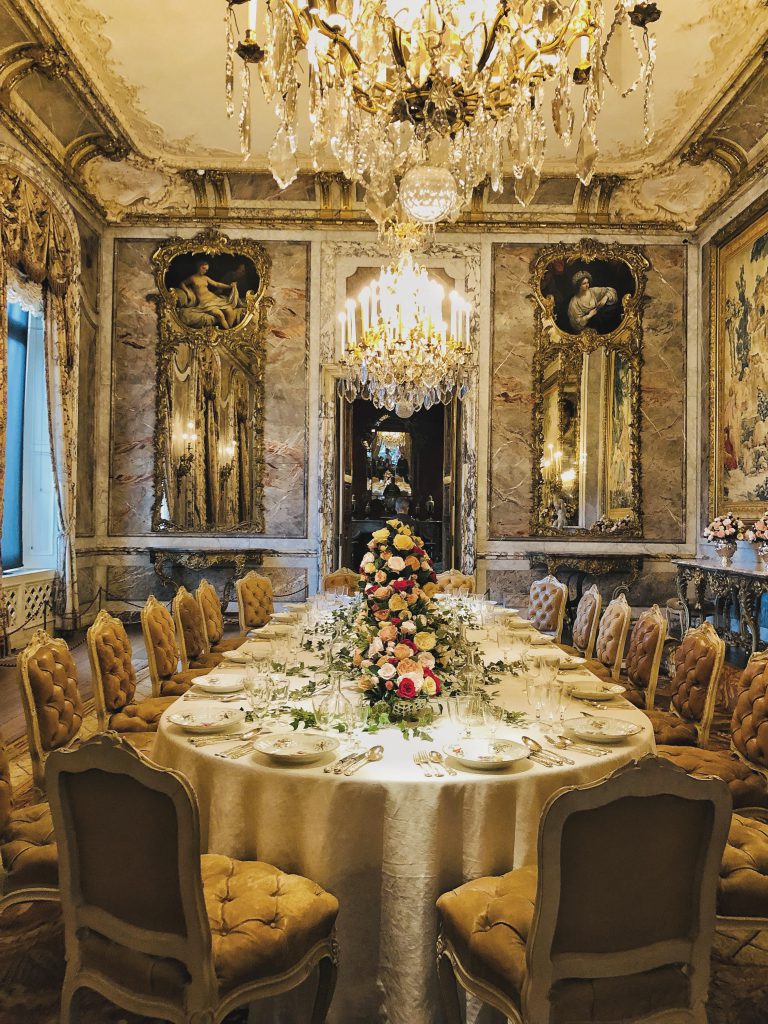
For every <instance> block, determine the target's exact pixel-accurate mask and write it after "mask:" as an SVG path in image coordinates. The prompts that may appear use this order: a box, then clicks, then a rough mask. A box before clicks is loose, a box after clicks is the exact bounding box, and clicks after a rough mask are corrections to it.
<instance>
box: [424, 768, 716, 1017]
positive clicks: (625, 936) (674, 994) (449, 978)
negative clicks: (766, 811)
mask: <svg viewBox="0 0 768 1024" xmlns="http://www.w3.org/2000/svg"><path fill="white" fill-rule="evenodd" d="M730 804H731V802H730V798H729V796H728V790H727V788H726V787H725V785H723V783H722V782H721V781H720V780H719V779H717V780H715V779H709V780H706V781H705V780H700V779H696V780H694V779H691V778H689V777H687V776H686V775H685V774H684V773H683V772H678V771H675V770H674V768H672V767H671V766H669V765H668V764H665V762H664V760H663V758H656V757H650V756H649V757H645V758H643V759H642V760H641V761H634V762H631V763H629V764H627V765H624V766H623V767H622V768H620V769H618V771H616V772H614V773H613V774H612V775H611V776H609V777H608V778H607V779H603V780H601V781H600V782H596V783H592V784H591V785H588V786H583V787H574V788H571V789H566V790H561V791H560V792H559V793H556V794H555V795H554V796H553V797H551V798H550V800H549V801H548V802H547V804H546V806H545V808H544V811H543V814H542V817H541V820H540V824H539V842H538V866H533V865H532V866H529V867H523V868H519V869H518V870H516V871H510V872H508V873H507V874H506V875H501V876H499V877H489V878H477V879H475V880H474V881H471V882H467V883H465V884H464V885H462V886H459V888H458V889H454V890H453V891H452V892H448V893H445V894H444V895H443V896H441V897H440V899H439V900H438V901H437V907H438V911H439V913H440V918H441V932H440V937H439V939H438V946H437V951H438V971H439V977H440V983H441V991H442V995H443V1004H444V1008H445V1015H446V1019H447V1024H459V1022H460V1020H461V1017H460V1014H459V1007H458V998H457V995H458V994H457V990H456V981H457V980H458V981H459V982H460V983H461V985H462V987H463V988H464V989H466V990H467V991H468V992H470V993H471V994H472V995H474V996H476V997H477V998H479V999H480V1000H482V1001H483V1002H484V1003H488V1004H489V1005H490V1006H493V1007H495V1008H496V1009H497V1010H500V1011H501V1012H502V1013H503V1014H504V1015H506V1017H507V1018H509V1019H510V1020H511V1021H514V1022H516V1024H575V1022H579V1024H586V1022H588V1021H594V1022H598V1021H599V1022H602V1024H616V1022H618V1021H623V1022H630V1021H631V1022H632V1024H640V1022H644V1021H649V1022H650V1021H651V1020H653V1021H660V1020H661V1019H664V1020H666V1021H670V1022H671V1021H674V1022H675V1024H683V1022H684V1021H688V1022H691V1024H693V1022H703V1021H705V1020H706V1015H705V1010H704V1004H705V1002H706V999H707V990H708V987H709V958H710V950H711V946H712V940H713V939H714V932H715V899H716V888H717V881H718V870H719V867H720V864H721V858H722V856H723V848H724V844H725V840H726V836H727V834H728V825H729V820H730V810H731V807H730ZM626 863H632V864H633V866H634V867H633V870H632V872H629V873H627V872H625V871H622V870H621V869H620V865H622V864H626ZM635 869H637V871H639V875H638V874H636V873H635ZM638 893H641V894H642V899H638Z"/></svg>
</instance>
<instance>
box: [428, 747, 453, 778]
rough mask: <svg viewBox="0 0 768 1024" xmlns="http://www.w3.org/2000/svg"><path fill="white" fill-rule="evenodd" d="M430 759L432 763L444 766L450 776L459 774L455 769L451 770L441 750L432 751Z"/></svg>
mask: <svg viewBox="0 0 768 1024" xmlns="http://www.w3.org/2000/svg"><path fill="white" fill-rule="evenodd" d="M429 759H430V761H433V762H434V763H435V764H440V765H442V766H443V768H445V770H446V771H447V772H448V774H449V775H458V774H459V773H458V772H457V771H456V769H455V768H451V766H450V765H449V764H448V763H447V761H446V760H445V758H444V757H443V755H442V754H441V753H440V751H439V750H430V752H429Z"/></svg>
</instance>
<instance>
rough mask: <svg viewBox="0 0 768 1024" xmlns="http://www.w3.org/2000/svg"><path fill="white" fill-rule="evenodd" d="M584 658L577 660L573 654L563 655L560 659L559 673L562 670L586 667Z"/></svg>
mask: <svg viewBox="0 0 768 1024" xmlns="http://www.w3.org/2000/svg"><path fill="white" fill-rule="evenodd" d="M586 663H587V659H586V658H578V657H577V656H576V655H575V654H565V655H563V657H562V658H560V671H561V672H562V671H563V669H572V668H580V667H581V666H582V665H586Z"/></svg>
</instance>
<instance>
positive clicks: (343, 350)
mask: <svg viewBox="0 0 768 1024" xmlns="http://www.w3.org/2000/svg"><path fill="white" fill-rule="evenodd" d="M339 325H340V326H341V354H342V355H345V354H346V351H347V318H346V316H345V314H344V313H339Z"/></svg>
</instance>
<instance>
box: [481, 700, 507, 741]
mask: <svg viewBox="0 0 768 1024" xmlns="http://www.w3.org/2000/svg"><path fill="white" fill-rule="evenodd" d="M483 719H484V721H485V727H486V729H487V730H488V733H489V734H490V737H491V743H493V741H494V740H495V739H496V733H497V732H498V731H499V726H501V725H502V724H503V723H504V708H502V707H501V706H500V705H498V704H486V705H485V706H484V707H483Z"/></svg>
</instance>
